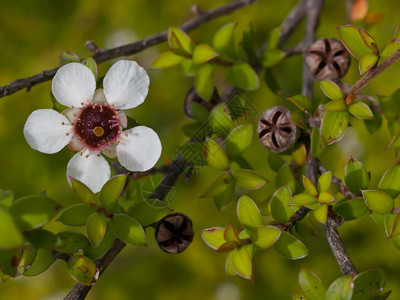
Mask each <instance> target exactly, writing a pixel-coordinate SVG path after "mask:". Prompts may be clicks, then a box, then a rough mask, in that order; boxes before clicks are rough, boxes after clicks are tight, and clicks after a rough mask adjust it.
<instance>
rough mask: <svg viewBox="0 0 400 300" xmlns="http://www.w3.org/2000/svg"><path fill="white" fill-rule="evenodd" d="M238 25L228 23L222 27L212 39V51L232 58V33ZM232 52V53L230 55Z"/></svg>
mask: <svg viewBox="0 0 400 300" xmlns="http://www.w3.org/2000/svg"><path fill="white" fill-rule="evenodd" d="M237 24H238V23H228V24H226V25H224V26H222V27H221V28H220V29H219V30H218V31H217V33H216V34H215V35H214V38H213V46H214V49H215V50H216V51H217V52H218V53H221V54H224V55H227V56H228V57H234V56H235V53H234V50H232V49H234V32H235V28H236V26H237ZM232 52H233V53H232Z"/></svg>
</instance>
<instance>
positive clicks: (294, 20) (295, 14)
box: [278, 0, 307, 46]
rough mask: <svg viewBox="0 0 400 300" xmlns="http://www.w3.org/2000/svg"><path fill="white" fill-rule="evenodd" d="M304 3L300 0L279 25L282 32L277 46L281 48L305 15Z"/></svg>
mask: <svg viewBox="0 0 400 300" xmlns="http://www.w3.org/2000/svg"><path fill="white" fill-rule="evenodd" d="M306 2H307V0H301V1H300V2H299V3H297V5H296V6H295V7H294V8H293V9H292V10H291V11H290V13H289V14H288V15H287V16H286V18H285V19H284V20H283V22H282V23H281V29H282V31H281V33H280V37H279V43H278V46H281V45H282V44H283V43H284V42H285V41H286V40H287V39H288V37H289V36H290V35H291V34H292V32H293V31H294V30H295V29H296V27H297V25H298V24H299V23H300V22H301V20H302V19H303V18H304V15H305V14H306Z"/></svg>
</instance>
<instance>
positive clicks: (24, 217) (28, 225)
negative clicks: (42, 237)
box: [9, 195, 60, 230]
mask: <svg viewBox="0 0 400 300" xmlns="http://www.w3.org/2000/svg"><path fill="white" fill-rule="evenodd" d="M59 208H60V205H59V204H58V203H56V202H54V201H53V200H52V199H50V198H49V197H47V196H45V195H35V196H26V197H23V198H20V199H18V200H17V201H15V202H14V203H13V204H12V205H11V206H10V209H9V212H10V213H11V215H13V217H14V220H15V221H16V223H17V224H18V225H19V227H20V228H21V229H22V230H31V229H35V228H39V227H41V226H43V225H44V224H46V223H47V222H49V221H50V220H51V219H53V218H54V217H55V215H56V214H57V211H58V210H59Z"/></svg>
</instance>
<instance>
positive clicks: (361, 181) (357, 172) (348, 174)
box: [344, 158, 370, 195]
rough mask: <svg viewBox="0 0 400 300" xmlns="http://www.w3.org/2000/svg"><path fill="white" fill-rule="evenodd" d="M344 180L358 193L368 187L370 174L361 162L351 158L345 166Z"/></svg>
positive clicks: (354, 192) (352, 190)
mask: <svg viewBox="0 0 400 300" xmlns="http://www.w3.org/2000/svg"><path fill="white" fill-rule="evenodd" d="M344 180H345V182H346V186H347V187H348V188H349V190H350V192H352V193H353V194H356V195H358V194H360V191H361V190H365V189H367V188H368V186H369V180H370V176H369V174H368V172H367V170H366V169H365V167H364V165H363V164H362V163H361V162H359V161H358V160H355V159H353V158H350V159H349V160H348V161H347V163H346V166H345V167H344Z"/></svg>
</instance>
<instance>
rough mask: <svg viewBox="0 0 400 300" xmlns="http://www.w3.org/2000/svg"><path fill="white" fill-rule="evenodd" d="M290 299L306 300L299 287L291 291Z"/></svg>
mask: <svg viewBox="0 0 400 300" xmlns="http://www.w3.org/2000/svg"><path fill="white" fill-rule="evenodd" d="M292 300H307V298H306V296H305V295H304V293H303V291H302V290H301V288H300V287H297V288H296V289H295V290H294V292H293V293H292Z"/></svg>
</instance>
